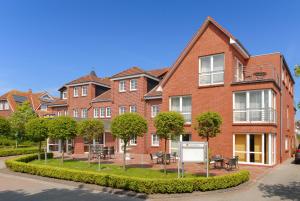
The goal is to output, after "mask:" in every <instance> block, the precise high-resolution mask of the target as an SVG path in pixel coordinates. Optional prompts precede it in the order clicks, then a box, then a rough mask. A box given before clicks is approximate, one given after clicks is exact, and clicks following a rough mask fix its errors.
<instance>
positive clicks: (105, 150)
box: [103, 147, 108, 158]
mask: <svg viewBox="0 0 300 201" xmlns="http://www.w3.org/2000/svg"><path fill="white" fill-rule="evenodd" d="M106 156H108V147H104V149H103V158H106Z"/></svg>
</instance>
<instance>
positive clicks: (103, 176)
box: [5, 154, 249, 194]
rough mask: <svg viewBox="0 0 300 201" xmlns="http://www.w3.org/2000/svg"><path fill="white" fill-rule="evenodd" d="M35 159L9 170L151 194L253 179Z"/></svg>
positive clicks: (241, 174) (20, 160)
mask: <svg viewBox="0 0 300 201" xmlns="http://www.w3.org/2000/svg"><path fill="white" fill-rule="evenodd" d="M49 157H52V155H49ZM35 159H37V154H32V155H27V156H21V157H19V158H15V159H9V160H6V161H5V163H6V166H7V167H8V168H10V169H11V170H13V171H16V172H24V173H29V174H34V175H39V176H45V177H52V178H57V179H65V180H70V181H76V182H83V183H89V184H97V185H100V186H107V187H112V188H119V189H126V190H132V191H135V192H140V193H147V194H152V193H188V192H193V191H210V190H217V189H225V188H230V187H234V186H237V185H239V184H241V183H243V182H246V181H248V180H249V172H248V171H246V170H242V171H239V172H237V173H232V174H227V175H222V176H215V177H209V178H204V177H202V178H201V177H199V178H181V179H146V178H134V177H128V176H121V175H111V174H107V173H101V172H92V171H83V170H75V169H70V168H63V167H53V166H45V165H37V164H29V163H28V162H29V161H32V160H35Z"/></svg>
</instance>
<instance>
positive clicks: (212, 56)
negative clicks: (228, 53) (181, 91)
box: [198, 53, 225, 86]
mask: <svg viewBox="0 0 300 201" xmlns="http://www.w3.org/2000/svg"><path fill="white" fill-rule="evenodd" d="M218 55H223V71H220V72H214V59H213V58H214V56H218ZM205 57H210V72H206V73H202V75H210V76H211V78H210V83H208V84H207V83H204V84H203V83H201V79H200V77H201V69H202V67H201V63H202V62H201V59H202V58H205ZM216 74H223V82H213V75H216ZM198 79H199V81H198V84H199V86H209V85H218V84H224V79H225V54H224V53H221V54H213V55H208V56H201V57H199V72H198Z"/></svg>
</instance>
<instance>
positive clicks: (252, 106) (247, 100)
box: [233, 90, 276, 123]
mask: <svg viewBox="0 0 300 201" xmlns="http://www.w3.org/2000/svg"><path fill="white" fill-rule="evenodd" d="M233 99H234V100H233V118H234V119H233V121H234V122H273V123H274V122H275V121H276V119H275V117H276V104H275V102H276V97H275V94H274V92H273V91H272V90H256V91H244V92H235V93H234V95H233Z"/></svg>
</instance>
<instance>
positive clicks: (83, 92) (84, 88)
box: [81, 86, 88, 96]
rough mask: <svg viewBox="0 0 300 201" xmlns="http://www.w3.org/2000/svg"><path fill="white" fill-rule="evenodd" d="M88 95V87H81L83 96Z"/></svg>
mask: <svg viewBox="0 0 300 201" xmlns="http://www.w3.org/2000/svg"><path fill="white" fill-rule="evenodd" d="M87 95H88V86H82V87H81V96H87Z"/></svg>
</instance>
